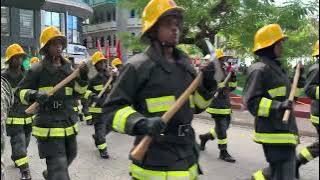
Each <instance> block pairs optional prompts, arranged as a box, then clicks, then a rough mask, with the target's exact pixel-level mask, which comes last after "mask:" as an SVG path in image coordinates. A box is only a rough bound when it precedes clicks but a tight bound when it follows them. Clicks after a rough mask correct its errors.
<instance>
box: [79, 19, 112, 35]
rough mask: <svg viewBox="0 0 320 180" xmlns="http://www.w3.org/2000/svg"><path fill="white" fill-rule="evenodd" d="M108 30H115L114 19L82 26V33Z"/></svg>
mask: <svg viewBox="0 0 320 180" xmlns="http://www.w3.org/2000/svg"><path fill="white" fill-rule="evenodd" d="M109 30H117V22H116V21H112V22H104V23H101V24H91V25H85V26H83V32H84V33H95V32H101V31H109Z"/></svg>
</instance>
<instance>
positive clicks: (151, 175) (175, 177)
mask: <svg viewBox="0 0 320 180" xmlns="http://www.w3.org/2000/svg"><path fill="white" fill-rule="evenodd" d="M130 172H131V175H132V177H134V178H137V179H139V180H196V179H197V177H198V176H199V174H198V165H193V166H192V167H191V168H189V169H188V170H187V171H152V170H147V169H143V168H141V167H139V166H137V165H134V164H132V165H131V167H130Z"/></svg>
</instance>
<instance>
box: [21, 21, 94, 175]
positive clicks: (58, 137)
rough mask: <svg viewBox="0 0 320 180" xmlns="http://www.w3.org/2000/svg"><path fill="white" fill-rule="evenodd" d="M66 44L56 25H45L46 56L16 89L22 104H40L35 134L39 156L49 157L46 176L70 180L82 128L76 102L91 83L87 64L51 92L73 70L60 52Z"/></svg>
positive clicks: (43, 45)
mask: <svg viewBox="0 0 320 180" xmlns="http://www.w3.org/2000/svg"><path fill="white" fill-rule="evenodd" d="M66 46H67V39H66V37H65V36H63V35H62V34H61V32H60V31H59V30H58V29H57V28H56V27H53V26H50V27H47V28H45V29H44V30H43V31H42V32H41V36H40V54H42V55H44V59H43V60H42V61H40V62H39V63H37V64H36V65H35V66H33V67H32V68H31V69H30V70H29V71H28V73H27V74H26V76H25V78H24V79H23V80H22V81H21V82H20V83H19V85H18V89H17V95H18V96H19V97H20V100H21V102H22V103H23V104H31V103H33V102H38V103H39V104H40V105H39V109H38V110H37V111H36V115H35V119H34V124H33V127H32V134H33V135H34V136H35V137H36V138H37V143H38V150H39V156H40V158H41V159H45V160H46V164H47V170H45V171H44V172H43V176H44V178H45V179H48V180H70V177H69V172H68V167H69V166H70V165H71V163H72V161H73V160H74V159H75V157H76V156H77V140H76V135H77V133H78V130H79V126H78V120H79V117H78V113H77V112H76V111H74V105H76V100H77V99H78V98H79V97H80V96H83V95H84V93H85V92H86V90H87V84H88V83H87V79H88V77H87V73H88V69H87V66H85V65H84V66H82V68H81V69H80V74H79V76H78V77H77V78H76V79H75V80H73V81H71V82H70V83H68V84H67V85H66V86H65V87H63V88H61V89H60V90H59V91H57V92H56V93H55V94H54V95H52V96H50V97H49V96H48V94H47V93H48V91H50V90H51V89H52V88H53V87H54V86H55V85H56V84H58V83H59V82H61V81H62V80H64V79H65V78H66V77H67V76H69V75H70V74H71V73H72V72H73V69H72V64H71V63H70V62H69V61H68V60H66V59H64V58H63V57H62V56H61V53H62V51H63V49H65V48H66Z"/></svg>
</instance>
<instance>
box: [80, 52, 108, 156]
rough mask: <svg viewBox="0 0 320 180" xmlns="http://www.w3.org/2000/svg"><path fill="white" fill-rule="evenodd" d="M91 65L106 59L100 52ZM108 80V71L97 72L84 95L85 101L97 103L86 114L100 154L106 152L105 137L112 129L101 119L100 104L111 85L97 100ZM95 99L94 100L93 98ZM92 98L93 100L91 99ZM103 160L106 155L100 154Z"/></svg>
mask: <svg viewBox="0 0 320 180" xmlns="http://www.w3.org/2000/svg"><path fill="white" fill-rule="evenodd" d="M91 59H92V64H93V65H95V64H97V63H98V62H101V61H106V60H107V59H106V58H105V57H104V55H103V54H102V53H101V52H99V51H98V52H96V53H94V54H93V55H92V58H91ZM109 79H110V76H109V74H108V71H107V70H105V71H103V72H98V73H97V74H96V75H95V76H94V77H93V78H91V79H90V80H89V86H88V90H87V91H86V94H85V96H84V97H85V99H90V101H91V103H89V104H92V103H93V102H95V103H97V104H96V106H95V107H93V106H91V105H89V107H88V112H89V113H90V115H91V116H92V120H93V124H94V130H95V134H94V135H93V138H94V141H95V145H96V147H97V148H98V149H99V151H100V153H103V152H105V153H106V150H107V143H106V135H108V134H109V133H110V131H111V130H112V128H111V127H110V126H109V125H110V123H107V119H102V108H101V106H102V103H103V100H104V99H106V97H107V95H108V93H109V92H110V90H111V87H112V84H110V85H109V86H108V88H107V90H106V91H105V93H104V94H103V95H102V96H101V98H99V99H98V98H97V96H98V94H99V93H100V92H101V91H102V89H103V87H104V86H105V84H106V83H107V82H108V80H109ZM94 97H95V98H94ZM93 98H94V99H93ZM101 156H102V157H103V158H108V157H109V156H108V154H107V153H106V154H105V155H103V154H101Z"/></svg>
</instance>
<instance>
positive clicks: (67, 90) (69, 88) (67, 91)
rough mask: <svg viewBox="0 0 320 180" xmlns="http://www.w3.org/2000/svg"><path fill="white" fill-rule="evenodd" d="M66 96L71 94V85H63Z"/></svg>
mask: <svg viewBox="0 0 320 180" xmlns="http://www.w3.org/2000/svg"><path fill="white" fill-rule="evenodd" d="M65 91H66V92H65V93H66V96H71V95H72V94H73V89H72V88H71V87H65Z"/></svg>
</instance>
